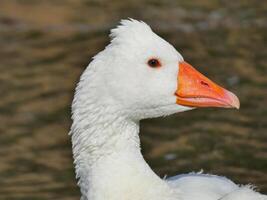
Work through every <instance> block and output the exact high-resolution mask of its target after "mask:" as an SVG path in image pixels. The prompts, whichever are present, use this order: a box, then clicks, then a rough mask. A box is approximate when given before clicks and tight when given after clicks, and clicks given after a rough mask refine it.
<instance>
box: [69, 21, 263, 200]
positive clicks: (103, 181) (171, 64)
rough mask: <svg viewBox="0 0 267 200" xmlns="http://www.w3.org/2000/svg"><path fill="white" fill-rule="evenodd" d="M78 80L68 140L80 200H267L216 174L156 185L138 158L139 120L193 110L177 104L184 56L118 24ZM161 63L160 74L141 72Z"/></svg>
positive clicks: (149, 34) (135, 26)
mask: <svg viewBox="0 0 267 200" xmlns="http://www.w3.org/2000/svg"><path fill="white" fill-rule="evenodd" d="M111 37H112V41H111V43H110V44H109V45H108V46H107V47H106V48H105V50H103V51H102V52H100V53H99V54H97V55H96V56H95V57H94V59H93V61H92V62H91V63H90V64H89V66H88V67H87V69H86V70H85V71H84V73H83V74H82V76H81V79H80V82H79V83H78V86H77V88H76V93H75V97H74V100H73V104H72V119H73V124H72V127H71V136H72V144H73V155H74V163H75V168H76V174H77V178H78V179H79V182H78V185H79V186H80V188H81V193H82V197H81V199H82V200H148V199H149V200H267V198H266V196H265V195H261V194H259V193H257V192H255V191H254V190H253V189H252V188H251V187H249V186H238V185H236V184H235V183H233V182H232V181H230V180H228V179H226V178H223V177H219V176H214V175H204V174H187V175H180V176H175V177H172V178H170V179H167V180H163V179H160V178H159V177H158V176H157V175H156V174H155V173H154V172H153V171H152V170H151V168H150V167H149V166H148V165H147V163H146V162H145V160H144V159H143V156H142V154H141V151H140V141H139V121H140V120H141V119H144V118H150V117H158V116H165V115H170V114H173V113H177V112H182V111H186V110H190V109H192V107H190V106H185V105H178V104H177V103H176V101H177V97H176V96H175V95H174V93H175V91H176V90H177V84H178V81H179V79H178V80H177V74H178V72H179V66H178V63H180V62H183V58H182V56H181V55H180V54H179V53H178V52H177V51H176V50H175V49H174V47H173V46H172V45H170V44H169V43H168V42H166V41H165V40H163V39H162V38H160V37H159V36H158V35H156V34H155V33H154V32H153V31H152V30H151V29H150V27H149V26H148V25H146V24H145V23H144V22H139V21H136V20H132V19H131V20H122V21H121V24H120V25H119V26H118V27H117V28H115V29H113V30H112V31H111ZM149 58H156V59H160V63H161V65H162V67H160V68H159V69H155V68H151V67H149V66H147V60H148V59H149Z"/></svg>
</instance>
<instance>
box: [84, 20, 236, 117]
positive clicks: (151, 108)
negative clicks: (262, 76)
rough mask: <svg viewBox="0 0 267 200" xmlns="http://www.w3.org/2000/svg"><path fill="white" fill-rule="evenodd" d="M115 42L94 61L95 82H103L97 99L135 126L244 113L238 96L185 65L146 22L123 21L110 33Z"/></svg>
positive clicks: (176, 52) (177, 53)
mask: <svg viewBox="0 0 267 200" xmlns="http://www.w3.org/2000/svg"><path fill="white" fill-rule="evenodd" d="M111 38H112V40H111V43H110V44H109V45H108V46H107V47H106V48H105V50H103V51H102V52H100V53H99V54H98V55H96V56H95V57H94V61H93V63H94V64H93V65H95V66H96V67H95V68H94V67H92V69H91V71H92V72H93V73H94V75H93V76H95V77H97V78H92V80H91V81H92V82H94V81H96V82H98V84H97V85H98V87H97V91H98V94H97V95H96V96H97V98H98V101H99V102H105V103H103V105H104V106H110V105H113V106H114V105H115V106H116V110H118V111H121V113H122V115H124V116H126V117H128V118H131V119H134V120H140V119H144V118H152V117H159V116H166V115H170V114H173V113H177V112H182V111H186V110H190V109H193V108H196V107H225V108H231V107H233V108H239V100H238V98H237V97H236V96H235V95H234V94H233V93H231V92H229V91H228V90H226V89H224V88H222V87H220V86H219V85H217V84H216V83H214V82H212V81H211V80H210V79H208V78H207V77H205V76H204V75H202V74H201V73H200V72H198V71H197V70H196V69H195V68H193V67H192V66H191V65H190V64H188V63H187V62H185V61H184V59H183V57H182V56H181V54H180V53H179V52H178V51H177V50H176V49H175V48H174V47H173V46H172V45H171V44H169V43H168V42H167V41H165V40H164V39H162V38H161V37H159V36H158V35H157V34H155V33H154V32H153V31H152V30H151V28H150V27H149V26H148V25H147V24H145V23H144V22H140V21H136V20H132V19H131V20H122V21H121V24H120V25H119V26H118V27H117V28H115V29H113V30H111ZM89 68H90V67H89ZM99 72H100V73H101V74H100V73H99ZM97 73H99V74H97ZM94 85H95V84H94Z"/></svg>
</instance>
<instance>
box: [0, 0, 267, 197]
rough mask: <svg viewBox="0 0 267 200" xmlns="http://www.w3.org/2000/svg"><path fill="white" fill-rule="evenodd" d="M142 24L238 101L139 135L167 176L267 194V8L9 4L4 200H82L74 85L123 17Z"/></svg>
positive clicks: (45, 0)
mask: <svg viewBox="0 0 267 200" xmlns="http://www.w3.org/2000/svg"><path fill="white" fill-rule="evenodd" d="M127 17H132V18H135V19H138V20H144V21H145V22H147V23H148V24H150V25H151V27H152V28H153V30H154V31H156V32H157V33H158V34H159V35H160V36H162V37H164V38H165V39H166V40H168V41H169V42H170V43H171V44H173V45H174V46H175V47H176V48H177V49H178V50H179V51H180V52H181V54H182V55H183V56H184V58H185V60H186V61H188V62H190V63H191V64H192V65H194V66H196V67H197V69H198V70H199V71H201V72H202V73H204V74H205V75H207V76H208V77H210V78H211V79H212V80H214V81H216V82H218V83H220V84H221V85H223V86H225V87H226V88H228V89H230V90H232V91H233V92H235V93H236V94H237V96H239V97H240V100H241V109H240V110H239V111H237V110H226V109H197V110H193V111H190V112H186V113H181V114H177V115H175V116H171V117H166V118H159V119H152V120H145V121H143V122H142V124H141V126H142V127H141V137H142V138H141V139H142V149H143V153H144V155H145V158H146V159H147V161H148V162H149V164H150V165H151V167H152V168H153V169H154V170H155V171H156V173H157V174H159V175H160V176H161V177H163V176H164V175H168V176H171V175H174V174H178V173H184V172H191V171H199V170H201V169H203V170H204V172H206V173H214V174H220V175H223V176H227V177H229V178H231V179H233V180H234V181H236V182H238V183H241V184H244V183H252V184H255V185H257V186H258V189H259V190H260V191H261V192H265V193H266V192H267V47H266V46H267V1H260V0H258V1H257V0H254V1H250V0H238V1H237V0H235V1H228V0H201V1H199V0H176V1H175V0H166V1H157V0H148V1H141V0H125V1H109V0H91V1H90V0H88V1H86V0H50V1H49V0H1V1H0V47H1V48H0V94H1V97H0V199H9V200H12V199H22V200H23V199H25V200H26V199H27V200H34V199H38V200H47V199H62V200H78V199H79V197H80V193H79V189H78V188H77V186H76V180H75V175H74V169H73V164H72V153H71V144H70V138H69V137H68V131H69V128H70V124H71V120H70V105H71V101H72V97H73V92H74V88H75V85H76V83H77V80H78V78H79V76H80V74H81V73H82V71H83V70H84V69H85V67H86V66H87V65H88V63H89V62H90V60H91V57H92V56H93V55H95V54H96V53H97V52H99V51H100V50H102V49H103V48H104V46H105V45H107V44H108V41H109V38H108V34H109V29H110V28H113V27H115V26H116V25H117V24H118V22H119V20H120V19H122V18H127Z"/></svg>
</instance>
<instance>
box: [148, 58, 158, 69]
mask: <svg viewBox="0 0 267 200" xmlns="http://www.w3.org/2000/svg"><path fill="white" fill-rule="evenodd" d="M147 64H148V65H149V66H150V67H153V68H156V67H160V66H161V64H160V62H159V60H158V59H156V58H151V59H149V60H148V62H147Z"/></svg>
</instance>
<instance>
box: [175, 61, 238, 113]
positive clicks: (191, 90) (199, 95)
mask: <svg viewBox="0 0 267 200" xmlns="http://www.w3.org/2000/svg"><path fill="white" fill-rule="evenodd" d="M175 95H176V96H177V100H176V103H177V104H179V105H183V106H189V107H224V108H237V109H239V107H240V103H239V100H238V98H237V96H236V95H234V94H233V93H232V92H230V91H228V90H226V89H224V88H222V87H220V86H219V85H217V84H216V83H214V82H212V81H211V80H209V79H208V78H207V77H205V76H204V75H202V74H201V73H199V72H198V71H197V70H196V69H195V68H194V67H192V66H191V65H190V64H188V63H186V62H181V63H180V64H179V74H178V89H177V91H176V92H175Z"/></svg>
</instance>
